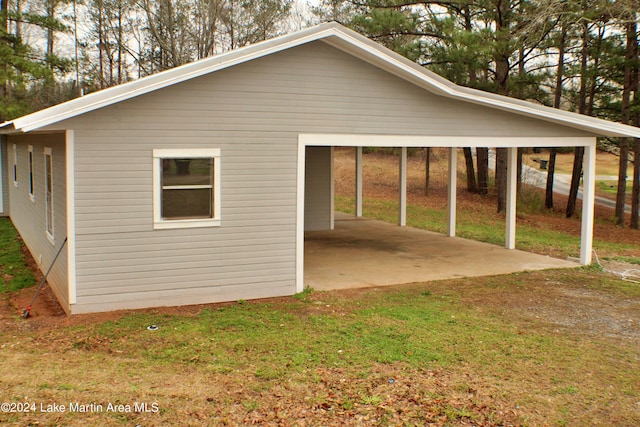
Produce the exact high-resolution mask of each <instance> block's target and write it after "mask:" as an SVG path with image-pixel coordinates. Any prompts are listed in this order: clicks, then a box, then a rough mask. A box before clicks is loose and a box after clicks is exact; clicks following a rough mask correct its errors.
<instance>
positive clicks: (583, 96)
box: [566, 4, 589, 218]
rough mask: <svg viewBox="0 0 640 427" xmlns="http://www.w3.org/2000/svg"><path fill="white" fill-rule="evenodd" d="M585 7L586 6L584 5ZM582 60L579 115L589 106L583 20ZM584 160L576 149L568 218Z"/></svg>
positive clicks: (581, 151) (581, 149) (573, 207)
mask: <svg viewBox="0 0 640 427" xmlns="http://www.w3.org/2000/svg"><path fill="white" fill-rule="evenodd" d="M583 7H586V6H584V4H583ZM581 56H582V57H581V58H580V93H579V95H578V113H580V114H584V113H585V111H586V105H587V59H588V57H589V23H588V22H587V21H586V20H583V23H582V52H581ZM583 160H584V147H576V148H575V149H574V159H573V172H572V173H571V188H570V189H569V199H568V200H567V212H566V215H567V218H570V217H572V216H573V214H574V213H575V211H576V203H577V200H578V188H579V187H580V178H581V177H582V162H583Z"/></svg>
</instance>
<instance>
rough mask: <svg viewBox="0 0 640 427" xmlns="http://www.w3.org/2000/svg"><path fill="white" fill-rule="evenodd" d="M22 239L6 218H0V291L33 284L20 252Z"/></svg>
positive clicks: (29, 271)
mask: <svg viewBox="0 0 640 427" xmlns="http://www.w3.org/2000/svg"><path fill="white" fill-rule="evenodd" d="M22 245H23V243H22V240H21V239H20V238H19V237H18V233H17V231H16V230H15V228H14V227H13V224H11V221H9V219H7V218H0V274H2V280H1V281H0V292H7V291H17V290H19V289H22V288H28V287H30V286H33V285H34V284H35V277H34V275H33V272H31V270H29V267H28V266H27V263H26V261H25V257H24V253H23V252H22Z"/></svg>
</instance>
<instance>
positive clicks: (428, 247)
mask: <svg viewBox="0 0 640 427" xmlns="http://www.w3.org/2000/svg"><path fill="white" fill-rule="evenodd" d="M334 221H335V228H334V229H333V230H319V231H307V232H306V233H305V260H306V264H305V276H304V280H305V285H307V286H310V287H312V288H314V289H317V290H330V289H347V288H361V287H368V286H385V285H397V284H402V283H413V282H426V281H431V280H441V279H453V278H458V277H474V276H489V275H496V274H508V273H514V272H519V271H528V270H543V269H549V268H570V267H576V266H578V263H576V262H572V261H566V260H561V259H557V258H552V257H548V256H544V255H538V254H533V253H529V252H524V251H520V250H517V249H513V250H509V249H507V248H504V247H500V246H496V245H491V244H489V243H482V242H476V241H473V240H468V239H462V238H459V237H448V236H446V235H443V234H439V233H434V232H430V231H425V230H419V229H416V228H412V227H398V226H396V225H394V224H389V223H385V222H382V221H377V220H373V219H368V218H362V217H360V218H357V217H354V216H351V215H347V214H344V213H339V212H336V214H335V220H334Z"/></svg>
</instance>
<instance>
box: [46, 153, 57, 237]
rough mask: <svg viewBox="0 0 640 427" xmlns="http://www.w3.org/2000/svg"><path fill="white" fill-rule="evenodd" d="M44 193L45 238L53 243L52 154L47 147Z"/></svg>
mask: <svg viewBox="0 0 640 427" xmlns="http://www.w3.org/2000/svg"><path fill="white" fill-rule="evenodd" d="M44 193H45V194H44V195H45V223H46V230H47V237H48V238H49V240H50V241H51V243H54V241H55V237H54V236H55V235H54V231H55V230H54V216H53V215H54V210H53V207H54V203H53V202H54V200H53V196H54V193H53V152H52V150H51V148H49V147H46V148H45V149H44Z"/></svg>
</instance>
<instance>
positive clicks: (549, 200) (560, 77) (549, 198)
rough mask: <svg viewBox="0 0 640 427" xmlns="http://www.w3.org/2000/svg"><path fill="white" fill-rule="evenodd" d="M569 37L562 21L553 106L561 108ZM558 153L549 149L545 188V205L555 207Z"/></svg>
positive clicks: (553, 149)
mask: <svg viewBox="0 0 640 427" xmlns="http://www.w3.org/2000/svg"><path fill="white" fill-rule="evenodd" d="M566 39H567V24H566V22H564V21H562V27H561V28H560V40H559V42H558V67H557V69H556V88H555V94H554V97H553V106H554V107H555V108H560V106H561V104H562V84H563V81H564V53H565V45H566ZM556 153H557V149H556V148H555V147H554V148H551V150H550V151H549V164H548V165H547V186H546V189H545V197H544V206H545V208H547V209H553V180H554V179H555V173H556Z"/></svg>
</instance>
